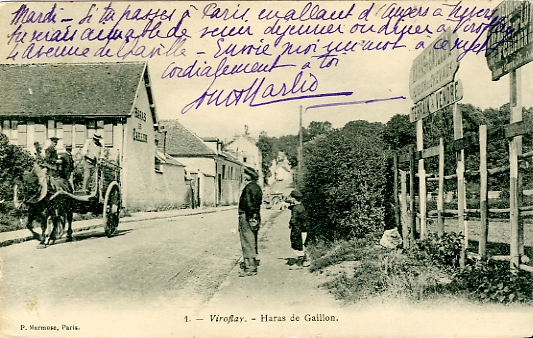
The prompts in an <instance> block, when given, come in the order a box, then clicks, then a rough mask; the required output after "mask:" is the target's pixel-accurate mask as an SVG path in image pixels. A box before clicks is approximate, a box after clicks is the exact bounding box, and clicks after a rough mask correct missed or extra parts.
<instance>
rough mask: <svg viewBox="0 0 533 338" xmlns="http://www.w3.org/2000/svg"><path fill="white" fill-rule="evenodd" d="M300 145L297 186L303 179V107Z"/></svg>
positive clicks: (299, 133)
mask: <svg viewBox="0 0 533 338" xmlns="http://www.w3.org/2000/svg"><path fill="white" fill-rule="evenodd" d="M298 135H299V144H298V179H297V182H296V183H297V184H298V185H300V183H301V179H302V160H303V135H302V106H300V129H299V132H298Z"/></svg>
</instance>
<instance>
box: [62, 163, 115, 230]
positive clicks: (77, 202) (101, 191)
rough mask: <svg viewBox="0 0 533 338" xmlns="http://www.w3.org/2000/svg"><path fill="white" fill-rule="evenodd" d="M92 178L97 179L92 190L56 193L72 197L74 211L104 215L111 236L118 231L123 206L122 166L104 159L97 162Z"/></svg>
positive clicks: (106, 228)
mask: <svg viewBox="0 0 533 338" xmlns="http://www.w3.org/2000/svg"><path fill="white" fill-rule="evenodd" d="M91 179H92V180H95V181H94V183H93V184H92V187H93V188H92V189H90V191H84V190H74V193H73V194H71V193H67V192H65V191H59V192H57V193H56V194H64V195H67V196H68V197H70V198H71V199H72V211H73V212H76V213H87V212H91V213H92V214H94V215H102V218H103V225H104V231H105V234H106V235H107V237H111V236H113V235H114V234H115V232H116V231H117V228H118V223H119V219H120V210H121V207H122V198H121V196H122V195H121V194H122V192H121V186H120V166H119V165H118V164H116V163H115V162H111V161H107V160H105V159H102V160H100V161H99V162H98V163H97V164H96V168H95V177H93V178H91ZM90 186H91V185H90ZM76 187H77V184H76V182H75V183H74V188H75V189H76Z"/></svg>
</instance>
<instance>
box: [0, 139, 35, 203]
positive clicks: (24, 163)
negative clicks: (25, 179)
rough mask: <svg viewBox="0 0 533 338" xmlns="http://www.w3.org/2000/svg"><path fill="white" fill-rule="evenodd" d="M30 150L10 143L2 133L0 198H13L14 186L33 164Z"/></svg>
mask: <svg viewBox="0 0 533 338" xmlns="http://www.w3.org/2000/svg"><path fill="white" fill-rule="evenodd" d="M33 161H34V159H33V157H32V156H31V154H30V152H28V151H27V150H24V148H22V147H21V146H16V145H13V144H10V143H9V139H8V138H7V136H6V135H5V134H1V133H0V200H6V201H12V200H13V186H14V185H15V182H16V180H18V179H20V178H21V177H22V174H23V173H24V171H26V170H30V169H31V167H32V165H33Z"/></svg>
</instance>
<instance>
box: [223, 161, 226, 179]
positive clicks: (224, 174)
mask: <svg viewBox="0 0 533 338" xmlns="http://www.w3.org/2000/svg"><path fill="white" fill-rule="evenodd" d="M225 178H226V165H225V164H223V165H222V179H225Z"/></svg>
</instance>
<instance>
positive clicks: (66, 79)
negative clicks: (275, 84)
mask: <svg viewBox="0 0 533 338" xmlns="http://www.w3.org/2000/svg"><path fill="white" fill-rule="evenodd" d="M0 95H1V96H2V97H3V98H9V100H4V99H3V100H1V101H0V121H1V123H0V125H1V127H2V130H1V131H2V132H3V133H4V134H6V135H7V136H8V137H9V139H10V142H11V143H13V144H17V145H20V146H22V147H24V148H26V149H27V150H29V151H30V152H31V153H32V154H33V153H34V152H35V148H34V143H35V142H39V143H40V144H41V145H42V147H43V149H45V148H46V147H47V146H48V145H49V143H50V140H49V139H50V137H54V136H55V137H58V138H59V142H58V145H57V149H58V151H59V152H61V151H64V148H65V146H67V145H72V147H73V155H74V158H75V159H78V160H80V158H81V156H80V152H81V149H82V148H83V146H84V145H85V144H86V142H88V140H90V139H91V138H92V137H93V135H94V134H98V135H100V136H102V137H103V146H104V149H105V154H106V158H107V159H109V160H112V161H116V162H118V164H120V166H121V167H122V170H121V188H122V200H123V205H124V206H125V207H127V208H133V209H146V210H149V209H154V208H157V207H158V206H160V205H180V204H182V203H183V200H184V196H185V189H186V186H185V176H184V165H183V164H181V163H179V162H178V161H171V160H166V159H163V161H161V159H159V163H157V162H158V159H157V156H156V146H155V133H156V130H157V128H158V123H157V114H156V106H155V102H154V98H153V96H152V90H151V84H150V76H149V72H148V65H147V63H144V62H121V63H87V64H70V63H69V64H31V65H6V64H4V65H0ZM160 157H161V156H160ZM156 165H157V168H156Z"/></svg>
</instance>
